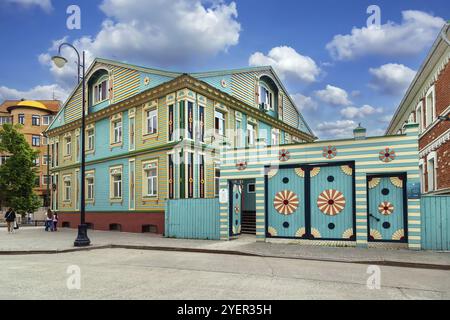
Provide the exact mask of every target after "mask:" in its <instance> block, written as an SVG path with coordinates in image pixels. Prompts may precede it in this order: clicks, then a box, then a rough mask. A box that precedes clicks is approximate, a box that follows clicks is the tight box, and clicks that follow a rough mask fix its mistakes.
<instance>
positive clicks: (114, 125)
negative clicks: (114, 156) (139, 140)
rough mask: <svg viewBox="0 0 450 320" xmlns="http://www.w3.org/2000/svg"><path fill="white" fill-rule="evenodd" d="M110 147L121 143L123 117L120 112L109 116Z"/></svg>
mask: <svg viewBox="0 0 450 320" xmlns="http://www.w3.org/2000/svg"><path fill="white" fill-rule="evenodd" d="M109 131H110V134H109V144H110V147H118V146H121V145H122V143H123V119H122V113H117V114H115V115H113V116H111V117H110V130H109Z"/></svg>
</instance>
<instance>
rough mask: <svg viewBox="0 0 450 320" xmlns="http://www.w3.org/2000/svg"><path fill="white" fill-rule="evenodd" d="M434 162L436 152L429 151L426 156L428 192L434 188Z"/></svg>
mask: <svg viewBox="0 0 450 320" xmlns="http://www.w3.org/2000/svg"><path fill="white" fill-rule="evenodd" d="M436 162H437V161H436V152H431V153H430V154H429V155H428V157H427V182H428V192H431V191H435V190H436Z"/></svg>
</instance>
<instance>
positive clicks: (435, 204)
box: [421, 196, 450, 250]
mask: <svg viewBox="0 0 450 320" xmlns="http://www.w3.org/2000/svg"><path fill="white" fill-rule="evenodd" d="M421 203H422V249H426V250H450V196H425V197H423V198H422V200H421Z"/></svg>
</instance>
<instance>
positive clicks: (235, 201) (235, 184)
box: [229, 180, 244, 236]
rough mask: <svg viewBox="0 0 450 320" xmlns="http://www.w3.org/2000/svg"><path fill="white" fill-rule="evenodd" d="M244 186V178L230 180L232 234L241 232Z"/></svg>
mask: <svg viewBox="0 0 450 320" xmlns="http://www.w3.org/2000/svg"><path fill="white" fill-rule="evenodd" d="M243 187H244V181H243V180H233V181H231V182H230V188H229V190H231V192H230V236H238V235H240V234H241V216H242V188H243Z"/></svg>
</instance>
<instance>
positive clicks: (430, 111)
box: [425, 85, 436, 128]
mask: <svg viewBox="0 0 450 320" xmlns="http://www.w3.org/2000/svg"><path fill="white" fill-rule="evenodd" d="M429 97H431V105H429V101H428V98H429ZM435 119H436V94H435V87H434V85H433V86H431V87H430V89H428V91H427V94H426V95H425V128H428V127H429V126H431V125H432V124H433V122H434V120H435Z"/></svg>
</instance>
